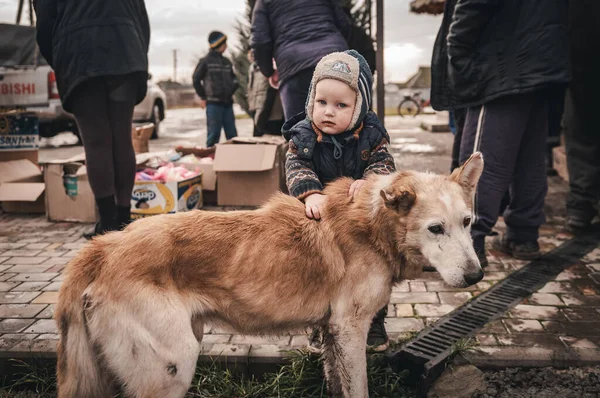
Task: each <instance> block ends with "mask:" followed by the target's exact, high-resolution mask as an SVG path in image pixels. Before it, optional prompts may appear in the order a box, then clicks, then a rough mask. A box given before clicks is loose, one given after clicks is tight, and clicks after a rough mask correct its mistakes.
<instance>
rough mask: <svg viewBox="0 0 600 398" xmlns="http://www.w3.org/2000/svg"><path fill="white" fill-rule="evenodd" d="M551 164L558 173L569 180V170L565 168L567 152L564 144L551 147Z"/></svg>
mask: <svg viewBox="0 0 600 398" xmlns="http://www.w3.org/2000/svg"><path fill="white" fill-rule="evenodd" d="M552 166H553V167H554V170H556V171H557V173H558V175H559V176H560V177H561V178H562V179H563V180H565V181H566V182H569V171H568V170H567V153H566V152H565V147H564V146H557V147H554V148H553V149H552Z"/></svg>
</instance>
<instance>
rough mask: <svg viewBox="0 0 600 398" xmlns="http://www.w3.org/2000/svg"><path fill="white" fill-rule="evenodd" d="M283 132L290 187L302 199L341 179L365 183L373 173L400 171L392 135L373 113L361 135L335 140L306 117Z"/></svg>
mask: <svg viewBox="0 0 600 398" xmlns="http://www.w3.org/2000/svg"><path fill="white" fill-rule="evenodd" d="M283 131H284V136H285V137H286V138H287V139H289V140H290V142H289V150H288V152H287V154H286V162H285V174H286V182H287V187H288V190H289V192H290V195H292V196H294V197H296V198H298V199H301V200H302V199H304V198H306V197H307V196H309V195H311V194H313V193H319V192H321V191H322V190H323V186H324V185H325V184H327V183H329V182H331V181H333V180H335V179H336V178H339V177H351V178H354V179H361V178H364V177H366V176H367V175H369V174H371V173H375V174H389V173H392V172H394V171H396V166H395V163H394V158H393V157H392V155H391V154H390V153H389V152H388V150H387V145H388V144H389V142H390V138H389V135H388V133H387V131H386V130H385V128H384V127H383V126H382V125H381V123H380V122H379V119H377V116H376V115H375V113H373V112H372V111H370V112H369V113H367V115H366V116H365V118H364V120H363V123H362V124H361V126H360V127H359V128H358V130H357V131H348V132H345V133H342V134H338V135H335V136H332V135H328V134H321V133H320V132H318V131H317V130H316V128H315V127H314V126H313V125H312V124H311V123H310V121H308V120H306V118H305V116H304V114H300V115H297V116H295V117H294V118H292V119H290V120H288V121H287V122H286V123H285V125H284V126H283Z"/></svg>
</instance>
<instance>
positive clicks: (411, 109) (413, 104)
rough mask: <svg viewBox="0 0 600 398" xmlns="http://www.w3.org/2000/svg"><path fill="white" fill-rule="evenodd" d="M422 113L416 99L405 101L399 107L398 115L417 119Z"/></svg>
mask: <svg viewBox="0 0 600 398" xmlns="http://www.w3.org/2000/svg"><path fill="white" fill-rule="evenodd" d="M420 112H421V107H420V106H419V103H418V102H417V101H415V100H414V99H405V100H403V101H402V102H401V103H400V105H398V115H400V116H402V117H404V116H412V117H415V116H417V115H418V114H419V113H420Z"/></svg>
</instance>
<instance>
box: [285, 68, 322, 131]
mask: <svg viewBox="0 0 600 398" xmlns="http://www.w3.org/2000/svg"><path fill="white" fill-rule="evenodd" d="M313 72H314V68H310V69H305V70H302V71H300V72H298V73H296V74H295V75H294V76H291V77H289V78H288V79H287V80H286V81H284V82H283V83H282V85H281V87H280V88H279V95H280V96H281V103H282V105H283V114H284V116H285V120H288V119H290V118H291V117H292V116H295V115H297V114H298V113H300V112H303V111H304V109H305V107H306V97H308V89H309V88H310V81H311V80H312V75H313Z"/></svg>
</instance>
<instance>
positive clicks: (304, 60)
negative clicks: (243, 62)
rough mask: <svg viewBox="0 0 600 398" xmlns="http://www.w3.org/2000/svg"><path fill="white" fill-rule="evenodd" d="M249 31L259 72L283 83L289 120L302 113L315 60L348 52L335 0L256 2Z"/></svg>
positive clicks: (344, 22)
mask: <svg viewBox="0 0 600 398" xmlns="http://www.w3.org/2000/svg"><path fill="white" fill-rule="evenodd" d="M251 30H252V36H251V43H250V46H251V47H252V49H253V50H254V57H255V59H256V63H257V64H258V66H259V68H260V71H261V72H262V73H263V74H264V75H265V76H266V77H269V78H272V80H278V81H279V82H280V84H281V86H280V88H279V92H280V95H281V102H282V104H283V112H284V115H285V119H286V120H287V119H290V118H292V117H293V116H295V115H297V114H299V113H301V112H303V111H304V105H305V102H306V97H307V96H308V87H309V86H310V81H311V79H312V75H313V72H314V70H315V66H316V65H317V63H318V62H319V60H320V59H321V58H323V57H324V56H325V55H327V54H330V53H333V52H337V51H345V50H347V49H348V44H347V40H348V38H349V36H350V21H349V19H348V17H347V15H346V13H345V12H344V10H343V9H342V7H341V4H340V1H339V0H294V1H284V0H258V1H257V2H256V5H255V6H254V11H253V15H252V27H251ZM273 59H275V62H276V64H277V71H275V69H274V68H273Z"/></svg>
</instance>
